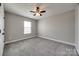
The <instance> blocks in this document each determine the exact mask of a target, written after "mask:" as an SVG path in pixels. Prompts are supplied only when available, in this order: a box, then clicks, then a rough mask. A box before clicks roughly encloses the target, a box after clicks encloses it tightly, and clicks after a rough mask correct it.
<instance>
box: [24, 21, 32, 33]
mask: <svg viewBox="0 0 79 59" xmlns="http://www.w3.org/2000/svg"><path fill="white" fill-rule="evenodd" d="M25 22H29V23H30V26H28V27H25ZM25 28H30V32H25ZM31 33H32V22H31V21H24V34H31Z"/></svg>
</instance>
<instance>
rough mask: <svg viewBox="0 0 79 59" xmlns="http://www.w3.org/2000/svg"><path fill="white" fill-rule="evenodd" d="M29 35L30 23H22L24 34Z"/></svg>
mask: <svg viewBox="0 0 79 59" xmlns="http://www.w3.org/2000/svg"><path fill="white" fill-rule="evenodd" d="M29 33H31V22H29V21H24V34H29Z"/></svg>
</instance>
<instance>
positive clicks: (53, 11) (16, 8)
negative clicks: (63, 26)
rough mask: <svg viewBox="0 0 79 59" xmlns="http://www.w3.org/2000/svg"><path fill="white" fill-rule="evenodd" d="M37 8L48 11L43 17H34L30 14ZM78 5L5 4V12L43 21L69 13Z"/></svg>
mask: <svg viewBox="0 0 79 59" xmlns="http://www.w3.org/2000/svg"><path fill="white" fill-rule="evenodd" d="M35 6H40V8H41V9H42V10H46V13H44V14H43V16H33V13H31V12H29V11H31V10H33V8H34V7H35ZM75 6H76V4H72V3H42V4H41V3H39V4H35V3H5V4H4V7H5V11H7V12H11V13H15V14H18V15H21V16H25V17H29V18H33V19H42V18H45V17H48V16H52V15H57V14H60V13H63V12H67V11H70V10H73V9H75Z"/></svg>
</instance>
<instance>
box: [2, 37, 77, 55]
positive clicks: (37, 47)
mask: <svg viewBox="0 0 79 59" xmlns="http://www.w3.org/2000/svg"><path fill="white" fill-rule="evenodd" d="M3 55H4V56H76V55H77V53H76V50H75V48H74V47H73V46H70V45H65V44H62V43H57V42H54V41H51V40H47V39H44V38H32V39H26V40H22V41H19V42H15V43H11V44H7V45H5V48H4V54H3Z"/></svg>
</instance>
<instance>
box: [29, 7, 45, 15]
mask: <svg viewBox="0 0 79 59" xmlns="http://www.w3.org/2000/svg"><path fill="white" fill-rule="evenodd" d="M30 12H32V13H34V16H42V13H45V12H46V11H45V10H40V7H36V10H35V11H30Z"/></svg>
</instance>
